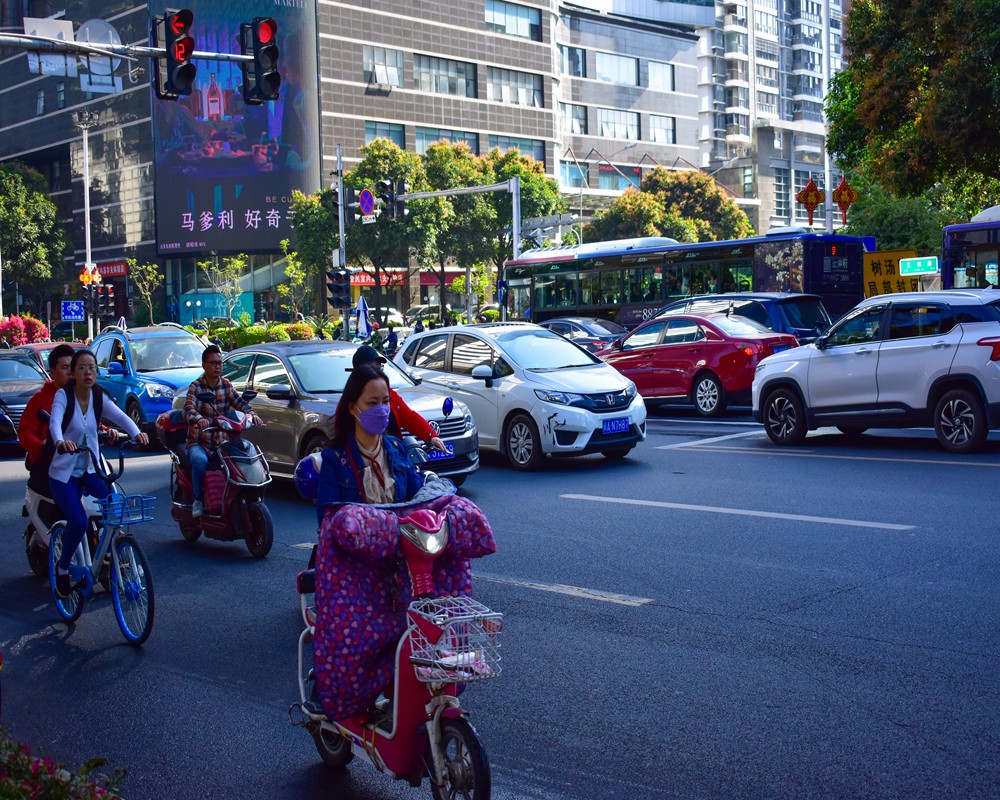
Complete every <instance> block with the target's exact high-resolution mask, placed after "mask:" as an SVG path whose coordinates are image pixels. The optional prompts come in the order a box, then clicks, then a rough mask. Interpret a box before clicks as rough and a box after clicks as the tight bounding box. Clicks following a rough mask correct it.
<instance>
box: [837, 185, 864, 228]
mask: <svg viewBox="0 0 1000 800" xmlns="http://www.w3.org/2000/svg"><path fill="white" fill-rule="evenodd" d="M857 199H858V193H857V191H855V190H854V189H853V188H852V187H851V184H849V183H848V182H847V178H841V179H840V183H839V184H838V185H837V188H836V189H834V190H833V202H835V203H836V204H837V205H838V206H840V215H841V220H842V221H843V224H844V225H846V224H847V209H849V208H850V207H851V203H853V202H854V201H855V200H857Z"/></svg>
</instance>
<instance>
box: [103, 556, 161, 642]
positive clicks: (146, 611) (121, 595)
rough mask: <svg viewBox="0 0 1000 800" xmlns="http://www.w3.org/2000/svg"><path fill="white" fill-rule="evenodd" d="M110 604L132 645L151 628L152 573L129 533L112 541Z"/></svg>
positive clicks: (144, 639)
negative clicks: (112, 577) (112, 578)
mask: <svg viewBox="0 0 1000 800" xmlns="http://www.w3.org/2000/svg"><path fill="white" fill-rule="evenodd" d="M113 547H114V553H115V554H114V558H113V559H112V570H113V572H114V580H113V584H112V587H111V603H112V605H114V607H115V618H116V619H117V620H118V627H119V628H121V629H122V633H124V634H125V638H126V639H127V640H128V641H129V642H130V643H131V644H142V643H143V642H144V641H146V639H148V638H149V634H150V633H151V632H152V630H153V575H152V573H151V572H150V571H149V562H147V561H146V556H144V555H143V553H142V550H141V549H140V548H139V543H138V542H137V541H136V540H135V539H133V538H132V537H131V536H121V537H119V538H118V539H116V540H115V542H114V545H113Z"/></svg>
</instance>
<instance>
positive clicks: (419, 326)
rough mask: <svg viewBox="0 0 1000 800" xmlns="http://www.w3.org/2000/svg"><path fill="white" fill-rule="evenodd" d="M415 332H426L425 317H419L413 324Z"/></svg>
mask: <svg viewBox="0 0 1000 800" xmlns="http://www.w3.org/2000/svg"><path fill="white" fill-rule="evenodd" d="M413 332H414V333H423V332H424V318H423V317H417V321H416V322H415V323H414V324H413Z"/></svg>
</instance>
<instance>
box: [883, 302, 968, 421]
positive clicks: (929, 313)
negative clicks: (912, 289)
mask: <svg viewBox="0 0 1000 800" xmlns="http://www.w3.org/2000/svg"><path fill="white" fill-rule="evenodd" d="M961 340H962V329H961V328H960V327H959V326H958V325H957V323H956V320H955V317H954V315H953V314H952V311H951V307H950V306H948V305H945V304H944V303H922V302H912V301H907V302H902V303H897V302H892V303H891V304H890V306H889V330H888V332H887V335H886V337H885V339H884V340H883V341H882V344H881V345H880V346H879V351H878V370H877V376H878V405H879V409H880V411H881V412H882V414H883V415H894V414H904V413H906V412H908V411H911V410H913V409H921V410H922V409H925V408H926V407H927V389H928V388H929V387H930V386H932V385H933V384H934V381H935V380H937V379H938V378H939V377H942V376H944V375H947V374H948V373H949V372H950V371H951V364H952V361H954V359H955V354H956V353H957V352H958V345H959V342H961ZM931 411H933V409H931Z"/></svg>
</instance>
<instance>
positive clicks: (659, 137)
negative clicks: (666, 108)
mask: <svg viewBox="0 0 1000 800" xmlns="http://www.w3.org/2000/svg"><path fill="white" fill-rule="evenodd" d="M649 140H650V141H651V142H659V143H660V144H677V120H675V119H674V118H673V117H661V116H658V115H657V114H650V115H649Z"/></svg>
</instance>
